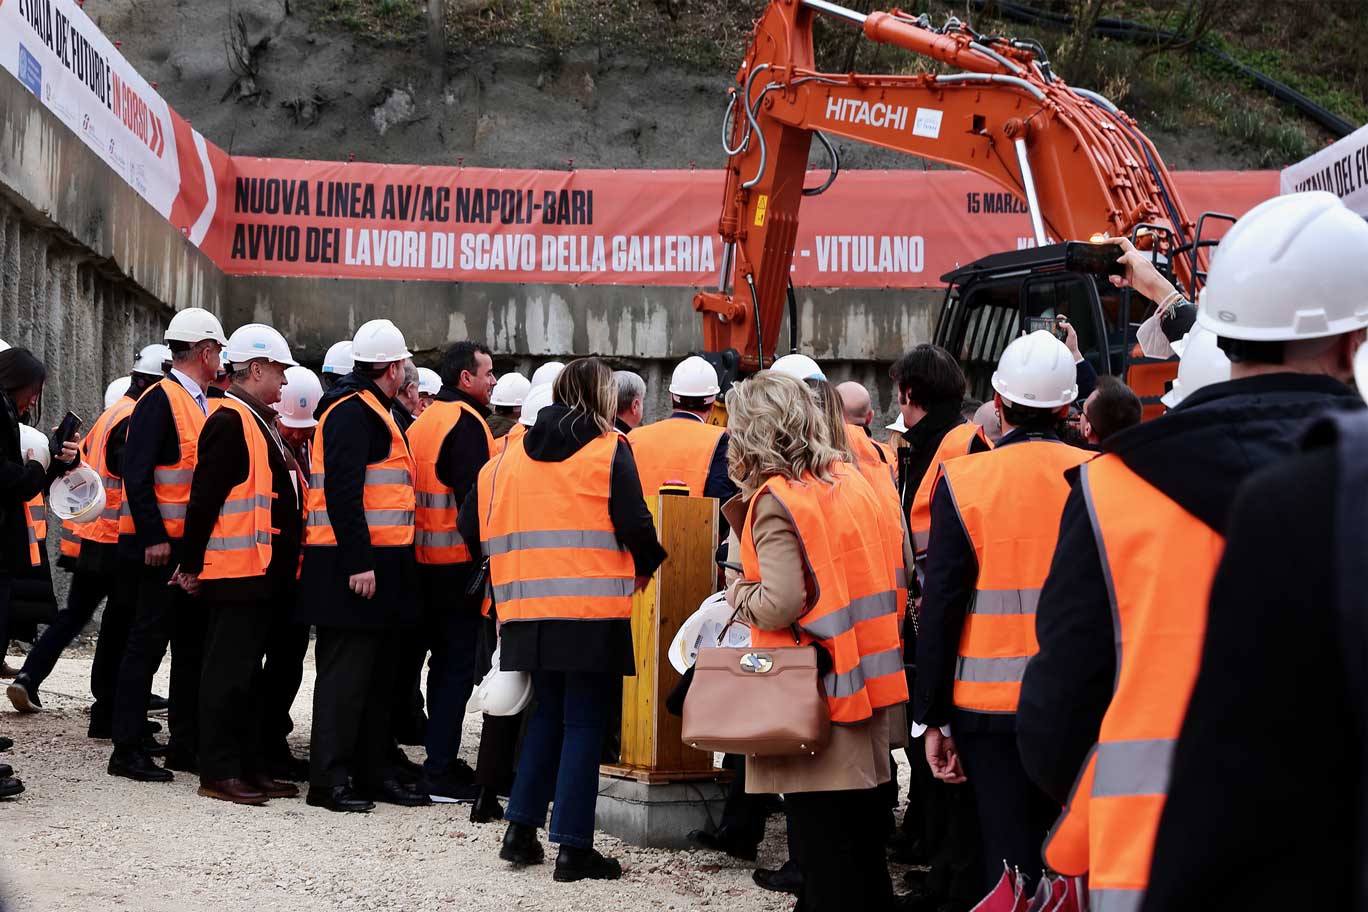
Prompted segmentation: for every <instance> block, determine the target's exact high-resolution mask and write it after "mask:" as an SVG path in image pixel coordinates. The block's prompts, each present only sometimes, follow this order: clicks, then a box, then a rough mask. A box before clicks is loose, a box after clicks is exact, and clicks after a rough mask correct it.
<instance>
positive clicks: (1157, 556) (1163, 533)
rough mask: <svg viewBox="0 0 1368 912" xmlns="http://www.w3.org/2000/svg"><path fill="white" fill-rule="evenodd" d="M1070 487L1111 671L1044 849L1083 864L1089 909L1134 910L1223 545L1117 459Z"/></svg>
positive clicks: (1098, 464)
mask: <svg viewBox="0 0 1368 912" xmlns="http://www.w3.org/2000/svg"><path fill="white" fill-rule="evenodd" d="M1079 486H1080V488H1081V490H1082V492H1083V495H1084V497H1085V500H1086V503H1087V506H1088V512H1089V516H1090V519H1091V521H1092V527H1093V535H1094V537H1095V538H1096V540H1097V551H1098V555H1099V556H1100V557H1101V559H1102V563H1103V570H1104V573H1105V575H1106V578H1107V582H1108V587H1107V588H1108V592H1109V594H1110V596H1111V599H1112V621H1113V623H1114V624H1115V627H1116V629H1115V642H1116V644H1117V646H1116V651H1117V655H1116V666H1117V674H1116V684H1115V692H1114V693H1113V695H1112V699H1111V704H1110V705H1109V706H1108V708H1107V712H1106V714H1105V715H1104V716H1103V718H1102V727H1101V730H1100V732H1099V735H1098V743H1097V745H1095V746H1094V748H1093V750H1092V752H1091V753H1090V754H1089V755H1088V759H1087V762H1086V763H1085V764H1084V766H1083V770H1082V772H1081V773H1080V774H1079V777H1078V781H1077V782H1076V783H1075V784H1074V789H1073V794H1072V795H1071V796H1070V798H1069V803H1068V804H1067V805H1066V806H1065V808H1064V813H1063V814H1062V815H1061V816H1060V818H1059V821H1058V822H1057V823H1056V824H1055V827H1054V829H1053V830H1052V831H1051V833H1050V836H1049V838H1048V839H1047V840H1046V842H1045V852H1044V854H1045V859H1046V861H1047V862H1048V863H1049V865H1050V867H1052V868H1054V869H1055V870H1056V871H1059V872H1060V873H1063V874H1078V875H1081V874H1083V873H1085V872H1087V873H1088V883H1089V890H1090V893H1091V900H1092V902H1091V907H1092V908H1093V909H1103V910H1113V909H1122V910H1126V909H1138V908H1139V907H1140V905H1141V903H1142V901H1143V899H1144V890H1145V887H1146V886H1147V885H1148V883H1149V868H1150V860H1151V857H1152V855H1153V852H1154V838H1155V834H1156V833H1157V832H1158V828H1159V817H1160V815H1161V814H1162V813H1163V808H1164V800H1165V797H1166V795H1167V793H1168V782H1169V772H1170V767H1171V763H1172V756H1173V749H1174V745H1175V744H1176V742H1177V738H1178V735H1179V732H1180V731H1181V730H1182V725H1183V717H1184V715H1185V714H1186V712H1187V703H1188V698H1189V697H1190V696H1191V695H1192V688H1193V685H1194V684H1195V683H1196V680H1197V671H1198V669H1199V667H1200V665H1201V657H1202V640H1203V637H1204V636H1205V633H1206V617H1207V600H1208V597H1209V595H1210V591H1211V581H1212V579H1213V577H1214V576H1215V573H1216V567H1217V565H1218V564H1219V563H1220V559H1221V553H1222V551H1223V550H1224V548H1225V542H1224V539H1222V538H1221V536H1220V535H1218V534H1217V533H1216V532H1214V531H1212V529H1211V528H1210V527H1209V526H1207V525H1206V524H1205V523H1203V522H1201V521H1200V520H1198V519H1197V518H1196V517H1194V516H1193V515H1192V514H1190V513H1188V512H1187V511H1186V510H1184V509H1183V508H1182V507H1180V506H1178V504H1176V503H1175V502H1174V501H1172V500H1171V499H1169V498H1168V497H1167V496H1166V495H1165V494H1164V493H1163V492H1161V491H1160V490H1158V489H1157V488H1155V487H1153V486H1152V485H1150V484H1149V483H1148V482H1146V481H1144V480H1143V479H1141V478H1140V477H1139V476H1138V475H1136V474H1135V473H1134V472H1133V471H1131V470H1130V469H1129V468H1127V467H1126V465H1125V464H1124V463H1123V462H1122V461H1121V460H1120V459H1119V458H1118V457H1116V456H1113V455H1105V456H1100V457H1098V458H1097V459H1095V460H1093V461H1092V462H1090V463H1088V464H1087V465H1085V466H1084V467H1083V469H1082V472H1081V474H1080V477H1079ZM1156 567H1162V568H1163V572H1162V573H1158V572H1155V568H1156Z"/></svg>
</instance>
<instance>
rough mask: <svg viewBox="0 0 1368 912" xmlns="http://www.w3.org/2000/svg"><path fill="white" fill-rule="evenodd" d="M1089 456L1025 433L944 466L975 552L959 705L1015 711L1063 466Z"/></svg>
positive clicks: (1051, 544) (1060, 505) (1063, 485)
mask: <svg viewBox="0 0 1368 912" xmlns="http://www.w3.org/2000/svg"><path fill="white" fill-rule="evenodd" d="M1092 455H1093V454H1092V453H1090V452H1089V451H1087V450H1081V449H1078V448H1076V447H1071V446H1068V445H1066V444H1063V443H1060V442H1059V441H1057V440H1023V441H1021V442H1019V443H1013V444H1010V445H1008V446H1004V447H999V448H997V449H995V450H993V451H991V452H988V453H975V454H972V455H969V456H962V457H959V458H957V459H951V460H948V461H946V462H945V463H943V464H942V465H941V474H942V475H943V476H944V478H945V483H946V486H947V487H948V488H949V491H950V496H951V498H952V499H953V501H954V504H955V509H956V510H957V511H958V513H959V518H960V523H961V524H962V525H963V527H964V531H965V533H966V534H967V535H968V536H969V540H970V541H971V542H972V543H973V546H974V555H975V557H976V558H977V559H978V578H977V580H976V582H975V584H974V595H973V599H972V601H971V602H970V604H969V612H968V615H967V616H966V617H965V619H964V628H963V630H962V631H961V633H960V645H959V658H958V659H957V660H956V662H955V688H954V697H953V698H954V704H955V706H957V707H959V708H960V709H965V710H969V711H970V712H980V713H1014V712H1016V710H1017V703H1018V701H1019V699H1020V697H1021V678H1022V675H1023V674H1025V672H1026V663H1027V661H1029V660H1030V658H1031V656H1033V655H1035V654H1036V650H1037V649H1038V646H1037V643H1036V634H1035V611H1036V604H1037V603H1038V602H1039V601H1040V587H1041V585H1042V584H1043V583H1044V582H1045V577H1046V576H1047V575H1049V572H1050V561H1051V559H1052V558H1053V557H1054V551H1055V543H1056V541H1057V539H1058V537H1059V517H1060V514H1062V513H1063V512H1064V501H1065V499H1066V498H1067V497H1068V495H1069V483H1068V481H1066V480H1065V478H1064V472H1065V470H1066V469H1071V468H1073V467H1074V466H1076V465H1078V464H1079V463H1081V462H1083V461H1084V460H1087V459H1089V458H1091V457H1092Z"/></svg>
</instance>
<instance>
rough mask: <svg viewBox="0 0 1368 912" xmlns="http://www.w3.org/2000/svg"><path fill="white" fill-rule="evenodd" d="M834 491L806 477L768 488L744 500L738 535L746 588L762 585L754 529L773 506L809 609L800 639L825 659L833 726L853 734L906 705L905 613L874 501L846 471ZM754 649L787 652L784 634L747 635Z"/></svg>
mask: <svg viewBox="0 0 1368 912" xmlns="http://www.w3.org/2000/svg"><path fill="white" fill-rule="evenodd" d="M832 474H833V476H834V479H833V481H832V482H831V483H826V482H822V481H819V480H817V479H815V478H812V477H807V478H804V479H803V480H800V481H797V482H792V481H788V480H787V479H783V478H778V477H775V478H771V479H769V480H768V481H766V482H765V483H764V484H763V485H761V487H760V490H759V492H757V494H756V496H755V497H753V498H752V499H751V502H750V508H749V510H748V512H747V515H746V522H745V526H744V527H743V528H742V529H741V530H740V531H741V566H742V570H743V574H744V578H745V579H747V580H752V581H755V580H759V579H760V558H759V555H758V554H757V552H756V550H755V534H754V529H753V523H754V511H755V504H756V503H757V502H758V501H759V499H760V497H762V496H765V495H769V496H772V497H774V498H776V499H777V500H778V501H779V503H780V505H781V506H783V508H784V510H785V512H787V514H788V516H789V519H790V521H791V522H792V523H793V528H794V532H795V534H797V536H798V539H799V541H800V543H801V544H802V554H803V560H804V561H805V563H806V567H807V576H808V577H809V578H810V579H811V580H812V581H813V586H814V588H815V590H816V591H815V592H813V593H809V598H810V600H812V599H815V603H814V604H812V606H811V607H810V608H809V609H808V610H807V612H806V613H805V614H803V615H802V616H801V617H799V618H798V621H797V625H796V626H797V628H798V631H799V633H800V635H801V636H800V639H801V640H802V641H803V642H806V643H812V642H817V643H820V644H821V645H822V647H823V648H824V649H826V651H827V652H828V653H830V654H831V658H832V670H831V672H830V673H828V674H827V675H826V676H825V677H824V678H823V680H822V685H823V688H824V689H825V691H826V697H827V708H828V709H829V710H830V713H831V720H832V722H835V723H838V724H851V723H855V722H862V721H864V720H866V719H868V718H870V717H871V716H872V715H873V714H874V711H875V710H877V709H882V708H884V707H887V706H893V705H895V704H897V703H902V702H905V701H906V700H907V676H906V675H905V674H904V673H903V657H902V606H901V605H900V604H899V603H898V596H897V591H896V588H895V580H894V575H893V572H892V570H891V568H890V567H889V564H888V550H887V548H886V547H885V544H884V537H885V534H886V526H885V525H884V524H883V523H878V524H871V523H870V521H869V518H870V517H871V516H879V515H880V513H881V510H880V507H879V500H878V496H877V495H876V494H875V493H874V490H873V489H872V488H871V487H870V486H869V483H868V482H867V481H865V480H864V478H863V477H862V476H861V475H860V473H859V472H858V471H857V470H856V469H855V468H854V467H853V466H851V465H849V464H848V463H844V462H842V463H837V464H836V465H835V466H833V467H832ZM751 642H752V644H754V645H755V646H759V647H772V648H777V647H781V646H792V645H793V635H792V633H790V632H789V631H787V630H760V629H758V628H753V629H752V630H751Z"/></svg>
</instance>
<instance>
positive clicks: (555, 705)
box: [457, 358, 665, 881]
mask: <svg viewBox="0 0 1368 912" xmlns="http://www.w3.org/2000/svg"><path fill="white" fill-rule="evenodd" d="M552 392H553V394H554V397H555V402H554V403H553V404H551V405H548V406H546V407H544V408H542V409H541V410H540V411H539V412H538V413H537V419H536V424H535V425H533V426H532V428H530V429H529V430H528V432H527V433H526V434H524V435H523V436H522V437H520V438H519V439H518V440H515V441H513V442H512V443H510V444H509V446H507V447H506V448H505V449H504V451H503V452H502V453H501V454H499V455H498V456H496V457H495V458H494V459H491V460H490V461H489V462H488V463H486V464H485V467H484V468H483V469H482V470H481V471H480V477H479V481H478V482H477V484H476V487H475V490H473V491H472V492H471V494H470V496H469V497H467V498H466V502H465V504H464V505H463V506H462V508H461V512H460V517H459V519H458V522H457V527H458V529H459V531H460V534H461V537H462V538H463V539H464V540H465V541H466V542H469V543H470V547H471V551H472V554H473V557H474V559H475V560H476V561H480V560H482V559H483V558H484V557H486V556H487V557H488V558H489V582H490V585H491V587H492V592H493V611H495V612H496V613H497V616H498V620H499V624H500V628H499V640H500V663H499V665H500V667H501V668H502V669H503V670H504V671H525V672H529V673H531V675H532V684H533V688H534V690H535V692H536V697H537V707H536V710H535V711H534V712H533V715H532V720H531V722H530V724H529V725H528V730H527V736H526V738H525V739H524V740H523V747H522V756H521V758H520V759H519V762H518V772H517V776H516V778H515V779H514V783H513V794H512V796H511V797H510V799H509V803H508V810H507V812H506V813H505V815H504V816H505V817H506V818H507V819H508V821H509V824H508V830H507V832H506V833H505V834H504V840H503V846H502V848H501V849H500V850H499V857H500V858H502V859H504V860H505V861H510V862H512V863H514V864H515V865H529V864H540V863H541V861H542V860H543V854H544V852H543V849H542V846H541V843H540V842H539V841H538V838H537V829H538V828H539V827H542V826H545V824H546V812H547V806H548V805H549V804H550V803H551V802H552V800H553V799H554V801H555V812H554V813H553V814H552V816H551V826H550V830H549V836H550V838H551V841H552V842H557V843H560V854H559V855H558V857H557V859H556V870H555V879H556V880H558V881H574V880H584V879H596V880H611V879H615V878H617V877H621V876H622V868H621V866H620V865H619V864H618V862H617V861H616V860H614V859H612V858H605V857H604V856H603V855H600V854H599V853H598V852H597V851H595V850H594V847H593V845H594V807H595V803H596V800H597V797H598V764H599V754H600V743H601V739H602V729H603V723H604V717H605V713H606V711H607V709H608V703H609V700H610V699H612V697H613V695H615V694H616V693H617V689H616V687H615V684H616V683H617V682H618V679H620V678H621V677H622V676H623V675H630V674H634V673H635V671H636V663H635V659H634V657H633V653H632V623H631V616H632V593H633V592H634V591H635V590H636V589H639V588H641V587H642V586H644V585H645V583H646V581H647V580H648V579H649V578H650V576H651V574H653V573H654V572H655V570H656V568H657V567H659V566H660V564H661V563H662V562H663V561H664V559H665V551H664V549H663V548H661V547H660V543H659V542H658V541H657V540H656V534H655V525H654V523H653V522H652V521H651V514H650V513H649V512H648V511H647V509H646V503H645V501H644V500H643V499H642V496H641V481H640V479H639V477H638V476H637V470H636V463H635V462H634V461H633V460H632V449H631V447H630V446H628V445H627V442H626V441H625V440H623V439H622V437H621V435H619V434H617V433H616V432H615V431H614V430H613V418H614V417H615V416H616V415H617V398H618V390H617V383H616V381H614V379H613V372H612V371H611V370H609V369H608V367H607V365H605V364H604V363H603V362H602V361H600V360H598V359H597V358H581V359H579V360H577V361H572V362H571V363H570V364H568V365H567V366H566V367H565V369H564V370H563V371H562V372H561V373H560V374H559V375H558V376H557V377H556V379H555V381H554V386H553V389H552Z"/></svg>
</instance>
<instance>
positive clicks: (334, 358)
mask: <svg viewBox="0 0 1368 912" xmlns="http://www.w3.org/2000/svg"><path fill="white" fill-rule="evenodd" d="M355 366H356V362H355V360H354V359H353V358H352V342H351V339H343V340H342V341H341V342H334V343H333V344H332V346H331V347H330V348H329V349H328V353H327V354H326V355H324V356H323V373H325V374H350V373H351V372H352V368H353V367H355Z"/></svg>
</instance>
